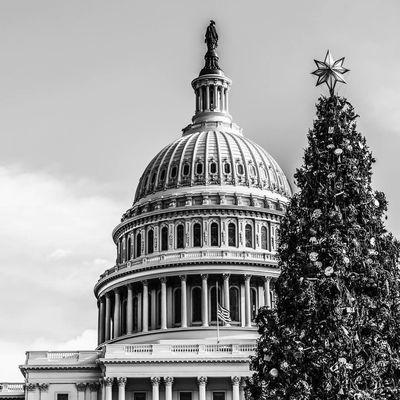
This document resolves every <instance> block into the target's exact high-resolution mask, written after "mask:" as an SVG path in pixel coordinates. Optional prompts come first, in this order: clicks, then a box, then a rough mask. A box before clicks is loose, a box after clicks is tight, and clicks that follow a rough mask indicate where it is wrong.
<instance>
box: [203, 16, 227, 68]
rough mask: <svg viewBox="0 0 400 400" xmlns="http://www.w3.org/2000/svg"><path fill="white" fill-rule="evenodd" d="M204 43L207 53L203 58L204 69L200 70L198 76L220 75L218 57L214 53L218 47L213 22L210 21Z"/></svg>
mask: <svg viewBox="0 0 400 400" xmlns="http://www.w3.org/2000/svg"><path fill="white" fill-rule="evenodd" d="M205 43H206V44H207V53H206V55H205V56H204V59H205V61H206V63H205V66H204V68H203V69H202V70H201V72H200V75H207V74H218V75H220V74H222V71H221V69H220V68H219V65H218V60H219V57H218V55H217V53H216V51H215V49H216V48H217V47H218V33H217V30H216V29H215V22H214V21H213V20H210V24H209V25H208V27H207V31H206V35H205Z"/></svg>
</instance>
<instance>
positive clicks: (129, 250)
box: [126, 237, 132, 260]
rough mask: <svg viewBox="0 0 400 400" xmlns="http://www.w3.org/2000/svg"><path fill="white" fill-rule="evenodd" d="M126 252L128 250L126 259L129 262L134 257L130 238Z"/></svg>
mask: <svg viewBox="0 0 400 400" xmlns="http://www.w3.org/2000/svg"><path fill="white" fill-rule="evenodd" d="M126 250H127V251H126V257H127V259H128V260H130V259H131V256H132V240H131V238H130V237H129V238H128V244H127V249H126Z"/></svg>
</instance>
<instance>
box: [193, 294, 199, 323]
mask: <svg viewBox="0 0 400 400" xmlns="http://www.w3.org/2000/svg"><path fill="white" fill-rule="evenodd" d="M192 322H201V288H199V287H194V288H193V290H192Z"/></svg>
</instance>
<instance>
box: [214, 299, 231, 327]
mask: <svg viewBox="0 0 400 400" xmlns="http://www.w3.org/2000/svg"><path fill="white" fill-rule="evenodd" d="M217 318H218V319H220V320H221V321H222V322H225V324H229V323H230V322H232V320H231V313H230V312H229V310H228V309H226V308H225V307H222V306H221V304H219V303H218V310H217Z"/></svg>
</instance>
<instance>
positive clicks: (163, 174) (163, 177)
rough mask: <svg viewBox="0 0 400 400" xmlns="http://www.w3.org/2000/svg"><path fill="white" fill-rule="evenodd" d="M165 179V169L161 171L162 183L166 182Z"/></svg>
mask: <svg viewBox="0 0 400 400" xmlns="http://www.w3.org/2000/svg"><path fill="white" fill-rule="evenodd" d="M164 179H165V169H163V170H162V171H161V174H160V181H161V182H164Z"/></svg>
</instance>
